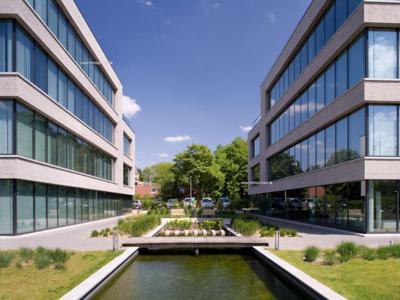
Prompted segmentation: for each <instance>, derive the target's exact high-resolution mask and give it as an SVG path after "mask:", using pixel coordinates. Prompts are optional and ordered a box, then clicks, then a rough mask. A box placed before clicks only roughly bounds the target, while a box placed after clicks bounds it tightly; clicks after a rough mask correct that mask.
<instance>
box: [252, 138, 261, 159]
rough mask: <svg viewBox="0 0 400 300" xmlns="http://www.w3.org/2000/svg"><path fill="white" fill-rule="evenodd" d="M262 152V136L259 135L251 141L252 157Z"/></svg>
mask: <svg viewBox="0 0 400 300" xmlns="http://www.w3.org/2000/svg"><path fill="white" fill-rule="evenodd" d="M259 154H260V136H259V135H258V136H257V137H255V138H254V139H253V140H252V141H251V157H255V156H257V155H259Z"/></svg>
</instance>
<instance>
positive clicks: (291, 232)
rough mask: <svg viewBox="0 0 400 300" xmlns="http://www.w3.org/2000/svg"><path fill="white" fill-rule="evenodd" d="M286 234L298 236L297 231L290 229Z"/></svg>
mask: <svg viewBox="0 0 400 300" xmlns="http://www.w3.org/2000/svg"><path fill="white" fill-rule="evenodd" d="M286 234H287V235H288V236H291V237H295V236H297V231H296V230H294V229H288V230H286Z"/></svg>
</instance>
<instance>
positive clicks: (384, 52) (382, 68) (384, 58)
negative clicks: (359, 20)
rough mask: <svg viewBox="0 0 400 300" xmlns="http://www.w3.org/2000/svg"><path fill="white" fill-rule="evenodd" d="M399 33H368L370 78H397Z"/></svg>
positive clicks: (393, 31) (381, 31) (376, 31)
mask: <svg viewBox="0 0 400 300" xmlns="http://www.w3.org/2000/svg"><path fill="white" fill-rule="evenodd" d="M397 51H398V47H397V31H395V30H369V31H368V72H369V74H368V76H369V77H370V78H396V77H397Z"/></svg>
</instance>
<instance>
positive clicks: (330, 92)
mask: <svg viewBox="0 0 400 300" xmlns="http://www.w3.org/2000/svg"><path fill="white" fill-rule="evenodd" d="M334 99H335V64H332V65H331V66H330V67H329V69H328V70H326V71H325V104H328V103H330V102H331V101H332V100H334Z"/></svg>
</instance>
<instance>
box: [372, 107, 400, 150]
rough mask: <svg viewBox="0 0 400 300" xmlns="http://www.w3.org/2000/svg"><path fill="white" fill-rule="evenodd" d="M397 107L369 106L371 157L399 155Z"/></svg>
mask: <svg viewBox="0 0 400 300" xmlns="http://www.w3.org/2000/svg"><path fill="white" fill-rule="evenodd" d="M397 126H398V120H397V106H394V105H370V106H369V137H368V143H369V147H368V149H369V155H371V156H396V155H397Z"/></svg>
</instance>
